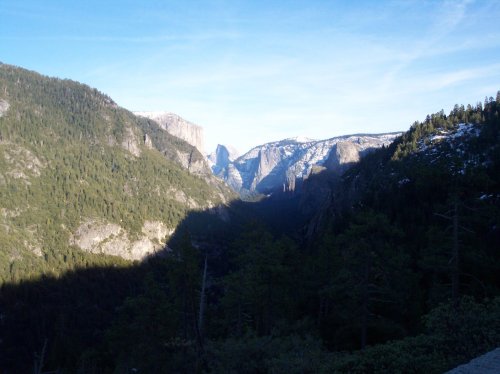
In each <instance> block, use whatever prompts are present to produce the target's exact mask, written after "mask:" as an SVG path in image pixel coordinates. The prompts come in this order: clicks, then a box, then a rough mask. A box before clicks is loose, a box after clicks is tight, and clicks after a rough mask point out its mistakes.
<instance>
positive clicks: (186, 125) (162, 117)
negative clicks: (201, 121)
mask: <svg viewBox="0 0 500 374" xmlns="http://www.w3.org/2000/svg"><path fill="white" fill-rule="evenodd" d="M134 114H136V115H138V116H141V117H145V118H149V119H152V120H153V121H156V122H157V123H158V124H159V125H160V127H161V128H162V129H164V130H166V131H167V132H168V133H169V134H172V135H173V136H176V137H178V138H180V139H182V140H185V141H186V142H188V143H189V144H191V145H192V146H194V147H196V149H198V151H199V152H200V153H201V154H205V150H204V136H203V127H201V126H198V125H195V124H194V123H191V122H189V121H186V120H185V119H184V118H182V117H180V116H178V115H177V114H174V113H169V112H134Z"/></svg>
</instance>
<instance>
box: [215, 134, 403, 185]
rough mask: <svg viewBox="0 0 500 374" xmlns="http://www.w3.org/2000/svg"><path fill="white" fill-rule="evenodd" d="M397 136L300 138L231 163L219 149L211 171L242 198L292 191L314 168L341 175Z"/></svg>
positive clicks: (270, 145)
mask: <svg viewBox="0 0 500 374" xmlns="http://www.w3.org/2000/svg"><path fill="white" fill-rule="evenodd" d="M398 135H400V134H399V133H391V134H378V135H377V134H376V135H346V136H339V137H334V138H330V139H326V140H314V139H310V138H307V137H304V136H299V137H293V138H287V139H284V140H280V141H275V142H270V143H266V144H263V145H260V146H257V147H254V148H252V149H251V150H250V151H248V152H247V153H245V154H244V155H243V156H240V157H238V158H236V159H234V160H230V158H229V156H228V152H227V150H226V149H223V148H220V149H219V147H218V148H217V152H216V153H217V154H216V155H215V156H214V157H215V158H213V157H212V162H213V165H212V170H213V172H214V174H216V175H217V176H218V177H220V178H222V179H224V180H225V181H226V183H227V184H228V185H229V186H230V187H231V188H233V189H234V190H235V191H237V192H239V193H243V194H245V193H246V192H247V191H249V192H258V193H266V194H267V193H270V192H273V191H275V190H278V189H280V190H281V189H283V190H285V191H288V190H294V189H295V186H296V185H297V184H296V180H303V179H305V178H307V177H308V176H309V174H310V173H311V171H312V169H313V167H316V166H322V167H325V168H327V169H331V170H334V171H337V172H339V173H340V172H343V171H344V170H345V169H346V168H347V167H349V166H350V165H351V164H352V163H354V162H357V161H359V159H360V157H361V156H363V155H364V154H365V153H367V152H370V151H371V150H373V149H376V148H379V147H382V146H383V145H388V144H390V143H391V142H392V141H393V140H394V139H395V138H396V137H397V136H398Z"/></svg>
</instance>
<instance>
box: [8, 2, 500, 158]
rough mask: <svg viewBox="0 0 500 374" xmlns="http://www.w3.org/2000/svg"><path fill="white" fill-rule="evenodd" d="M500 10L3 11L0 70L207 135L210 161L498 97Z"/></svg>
mask: <svg viewBox="0 0 500 374" xmlns="http://www.w3.org/2000/svg"><path fill="white" fill-rule="evenodd" d="M499 20H500V1H498V0H481V1H430V0H429V1H410V0H408V1H403V0H397V1H315V0H309V1H306V0H303V1H294V0H287V1H272V0H268V1H264V0H248V1H238V0H233V1H229V0H219V1H196V0H192V1H189V0H183V1H159V0H155V1H153V0H143V1H140V0H121V1H103V0H100V1H94V0H85V1H72V2H70V1H65V0H60V1H56V0H44V1H39V0H32V1H29V0H2V1H0V61H1V62H3V63H8V64H13V65H18V66H21V67H24V68H28V69H31V70H36V71H38V72H40V73H42V74H46V75H50V76H56V77H60V78H69V79H73V80H77V81H80V82H83V83H86V84H88V85H90V86H93V87H96V88H98V89H99V90H100V91H102V92H104V93H106V94H108V95H110V96H111V97H112V98H113V99H114V100H115V101H116V102H117V103H118V104H119V105H121V106H123V107H125V108H127V109H130V110H148V111H150V110H151V111H153V110H154V111H160V110H166V111H171V112H174V113H177V114H179V115H181V116H182V117H184V118H186V119H188V120H190V121H192V122H194V123H197V124H199V125H201V126H203V127H204V129H205V137H206V150H207V151H211V150H213V149H214V148H215V146H216V144H217V143H221V144H231V145H233V146H235V147H236V148H238V149H239V150H240V151H247V150H248V149H249V148H251V147H252V146H255V145H258V144H262V143H265V142H268V141H273V140H279V139H283V138H287V137H293V136H307V137H310V138H317V139H325V138H329V137H333V136H336V135H344V134H352V133H360V132H363V133H377V132H389V131H398V130H406V129H408V128H409V126H410V125H411V124H412V123H413V122H414V121H415V120H422V119H424V118H425V116H426V114H428V113H434V112H437V111H439V110H441V109H444V110H445V112H448V111H449V110H450V109H451V108H452V107H453V105H454V104H456V103H458V104H469V103H470V104H475V103H477V102H478V101H483V100H484V97H485V96H495V94H496V92H497V91H498V90H500V26H499V22H500V21H499Z"/></svg>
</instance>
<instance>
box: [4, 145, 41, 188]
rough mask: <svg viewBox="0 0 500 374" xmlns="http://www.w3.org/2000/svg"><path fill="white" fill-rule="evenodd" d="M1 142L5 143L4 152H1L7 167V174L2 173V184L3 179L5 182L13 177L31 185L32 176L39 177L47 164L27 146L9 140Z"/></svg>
mask: <svg viewBox="0 0 500 374" xmlns="http://www.w3.org/2000/svg"><path fill="white" fill-rule="evenodd" d="M1 144H3V147H2V148H3V152H2V153H0V159H1V157H2V156H3V159H4V161H5V164H6V168H5V175H2V174H1V173H0V184H1V182H2V181H4V182H5V180H6V178H12V179H18V180H20V181H23V182H24V183H25V184H27V185H29V184H31V182H30V178H33V177H39V176H40V175H41V170H42V169H43V168H45V167H46V166H47V165H46V163H45V162H43V161H42V160H40V159H39V158H38V157H37V156H35V154H33V152H31V151H30V150H29V149H27V148H24V147H21V146H20V145H17V144H13V143H9V142H3V143H1ZM0 150H1V148H0Z"/></svg>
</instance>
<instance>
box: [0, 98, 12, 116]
mask: <svg viewBox="0 0 500 374" xmlns="http://www.w3.org/2000/svg"><path fill="white" fill-rule="evenodd" d="M9 106H10V105H9V103H8V102H7V100H3V99H0V117H2V116H3V115H4V114H5V113H7V110H9Z"/></svg>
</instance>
